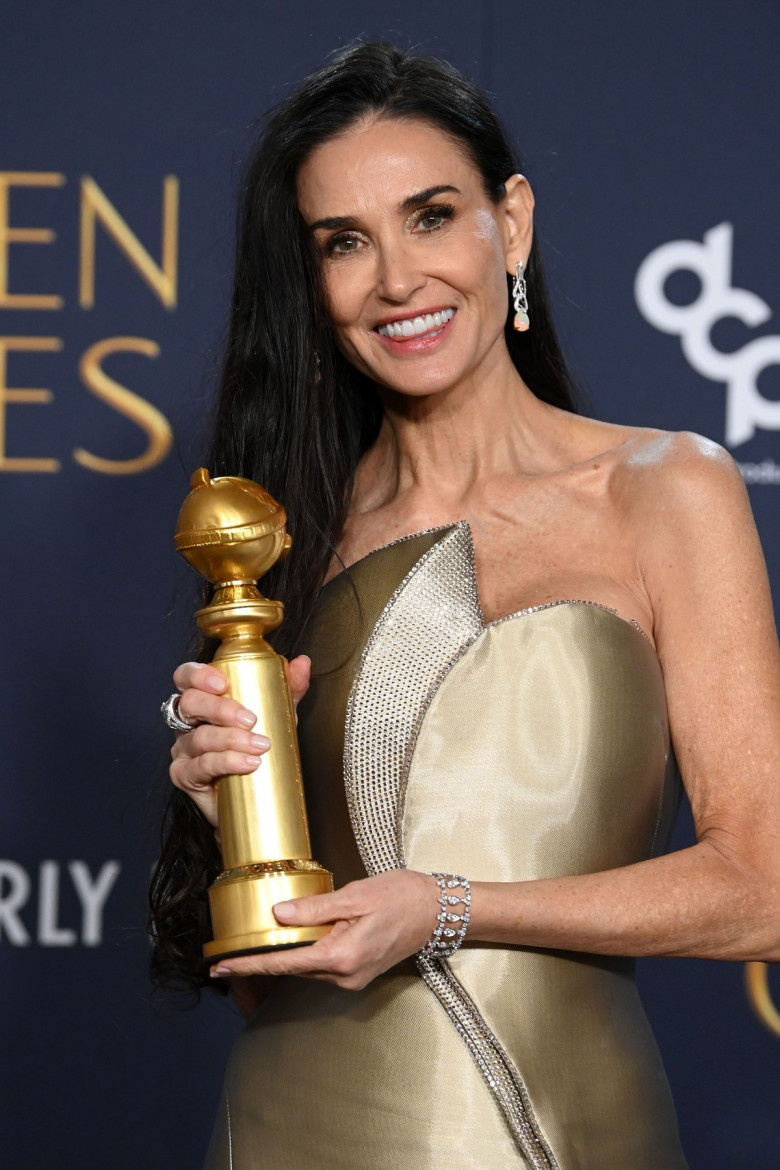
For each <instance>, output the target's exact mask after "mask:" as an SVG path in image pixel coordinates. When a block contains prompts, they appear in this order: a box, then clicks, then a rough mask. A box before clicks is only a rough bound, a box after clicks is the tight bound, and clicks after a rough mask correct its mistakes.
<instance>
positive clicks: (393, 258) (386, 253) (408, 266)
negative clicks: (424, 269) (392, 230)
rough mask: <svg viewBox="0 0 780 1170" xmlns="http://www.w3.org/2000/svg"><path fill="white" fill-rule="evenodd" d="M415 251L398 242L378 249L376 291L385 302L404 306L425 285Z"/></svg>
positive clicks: (389, 243)
mask: <svg viewBox="0 0 780 1170" xmlns="http://www.w3.org/2000/svg"><path fill="white" fill-rule="evenodd" d="M413 251H414V249H413V248H410V247H409V246H408V245H406V243H405V242H401V241H397V240H396V241H393V242H392V243H391V242H387V241H385V242H383V244H382V245H381V246H380V247H379V248H378V249H377V268H376V291H377V293H378V295H379V296H380V297H381V298H382V299H383V300H386V301H393V302H394V303H396V304H402V303H403V302H404V301H408V300H409V298H410V297H411V296H412V295H413V294H414V293H415V292H416V291H417V289H419V288H420V287H421V286H422V285H423V284H424V283H425V277H424V276H423V275H422V273H421V272H420V270H419V266H418V264H417V262H416V258H415V257H414V255H413V254H412V253H413Z"/></svg>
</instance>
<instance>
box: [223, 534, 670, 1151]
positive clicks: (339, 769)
mask: <svg viewBox="0 0 780 1170" xmlns="http://www.w3.org/2000/svg"><path fill="white" fill-rule="evenodd" d="M304 649H305V650H306V651H307V652H308V653H309V654H310V655H311V657H312V661H313V666H314V680H313V683H312V688H311V691H310V693H309V695H307V697H306V699H305V700H304V702H303V703H302V704H301V710H300V726H299V738H300V743H301V755H302V761H303V769H304V781H305V786H306V797H307V803H308V807H309V814H310V822H311V832H312V843H313V846H314V855H315V856H316V857H317V858H318V859H319V860H320V861H321V862H322V863H323V864H324V865H326V866H328V868H329V869H331V870H333V871H334V874H335V879H336V884H337V885H341V884H343V883H344V882H345V881H349V880H352V879H353V878H356V877H360V876H365V874H366V872H367V871H370V872H375V871H378V870H381V869H386V868H390V867H392V865H393V864H406V865H408V866H409V867H410V868H413V869H424V870H445V871H450V872H456V873H464V874H467V875H468V876H469V878H471V880H472V881H479V880H489V881H523V880H533V879H535V878H543V877H548V876H554V875H564V874H578V873H587V872H592V871H596V870H602V869H608V868H611V867H614V866H619V865H625V864H629V863H630V862H632V861H638V860H640V859H642V858H646V857H649V856H651V855H652V854H653V853H654V852H657V851H658V850H659V849H660V848H661V847H662V846H663V842H664V840H665V838H666V836H667V833H668V829H669V822H670V817H671V815H672V813H673V810H674V806H675V798H676V781H675V775H674V767H673V761H672V758H671V752H670V747H669V731H668V724H667V716H666V704H665V697H664V689H663V678H662V674H661V669H660V666H659V663H658V660H657V658H656V656H655V653H654V651H653V649H652V646H651V644H650V643H649V642H648V641H647V640H646V639H645V638H644V637H643V636H642V634H641V633H640V632H639V631H638V630H637V629H636V628H633V627H632V626H631V625H630V624H629V623H628V622H627V621H624V620H622V619H621V618H619V617H617V616H616V615H615V614H613V613H611V612H609V611H608V610H605V609H603V608H601V607H599V606H596V605H593V604H588V603H587V602H585V603H583V602H581V601H578V600H573V601H564V602H561V603H557V604H553V605H550V606H545V607H538V608H535V609H533V610H528V611H523V612H521V613H518V614H515V615H511V616H510V617H509V618H507V619H504V620H502V621H500V622H496V623H492V624H486V623H484V622H483V621H482V618H481V614H480V612H479V605H478V600H477V591H476V580H475V577H474V566H473V558H472V556H471V542H470V533H469V531H468V527H467V526H466V525H456V526H454V527H452V528H449V529H446V530H438V531H435V532H430V533H423V534H418V535H415V536H414V537H410V538H407V539H406V540H403V541H400V542H397V543H395V544H393V545H390V546H388V547H387V548H385V549H381V550H377V551H376V552H374V553H372V554H370V555H369V556H368V557H366V558H364V559H363V560H362V561H360V562H358V564H357V565H355V566H353V567H352V568H351V569H350V571H349V573H348V574H342V575H340V576H339V577H337V578H335V579H334V580H333V581H332V582H331V583H330V584H329V585H328V586H326V588H325V589H324V590H323V593H322V597H321V602H320V605H319V607H318V610H317V613H316V615H315V618H314V620H313V622H312V624H311V627H310V632H309V642H308V645H307V646H306V647H304ZM348 797H349V803H348ZM350 812H351V814H352V819H350ZM358 845H359V847H358ZM361 854H362V856H361ZM206 1166H207V1170H228V1168H229V1167H230V1168H235V1170H304V1167H305V1168H307V1170H308V1168H309V1167H312V1166H315V1167H317V1168H318V1170H369V1168H370V1170H442V1168H443V1167H452V1168H455V1170H505V1168H508V1167H513V1166H514V1167H518V1168H520V1170H542V1168H544V1170H660V1168H661V1167H663V1170H685V1167H686V1163H685V1159H684V1157H683V1154H682V1151H681V1148H680V1144H679V1139H678V1136H677V1127H676V1121H675V1117H674V1110H673V1106H672V1103H671V1099H670V1095H669V1089H668V1085H667V1083H666V1078H665V1075H664V1072H663V1068H662V1065H661V1061H660V1057H659V1055H658V1052H657V1049H656V1046H655V1043H654V1041H653V1038H652V1035H651V1033H650V1030H649V1026H648V1024H647V1021H646V1019H645V1016H644V1013H643V1011H642V1008H641V1005H640V1003H639V999H638V996H637V992H636V986H635V983H634V977H633V963H632V962H631V960H630V959H615V958H605V957H599V956H591V955H582V954H575V953H555V952H548V951H541V950H533V949H529V948H524V947H499V946H496V945H489V944H483V943H478V942H468V941H467V943H466V944H465V945H464V946H463V947H462V948H461V950H460V951H459V952H458V953H457V954H456V955H454V956H453V957H452V958H451V959H449V960H444V961H440V960H432V961H431V962H430V963H429V964H428V965H427V966H426V965H424V964H423V965H422V966H421V967H420V968H419V969H418V967H417V966H416V965H415V963H414V961H413V960H409V961H407V962H405V963H402V964H400V965H399V966H398V967H396V968H394V969H393V970H391V971H389V972H387V973H386V974H385V975H383V976H382V977H380V978H379V979H376V980H375V981H374V982H373V983H371V984H370V985H369V986H368V987H367V988H365V990H363V991H361V992H348V991H342V990H341V989H339V988H337V987H334V986H332V985H330V984H326V983H323V982H319V981H314V980H304V979H290V978H285V979H280V980H278V981H277V982H276V984H275V986H274V989H273V991H272V992H271V994H270V996H269V997H268V999H266V1001H265V1002H264V1003H263V1004H262V1005H261V1006H260V1008H259V1009H258V1010H257V1012H256V1013H255V1015H254V1017H253V1018H252V1020H251V1021H250V1022H249V1024H248V1026H247V1028H246V1029H245V1031H244V1033H243V1034H242V1036H241V1037H240V1038H239V1040H238V1042H237V1044H236V1046H235V1049H234V1051H233V1054H232V1056H231V1060H230V1063H229V1067H228V1071H227V1075H226V1081H225V1091H224V1094H223V1100H222V1103H221V1106H220V1113H219V1117H218V1120H217V1125H216V1127H215V1131H214V1136H213V1139H212V1144H211V1147H210V1151H209V1155H208V1158H207V1163H206Z"/></svg>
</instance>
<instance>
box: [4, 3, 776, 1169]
mask: <svg viewBox="0 0 780 1170" xmlns="http://www.w3.org/2000/svg"><path fill="white" fill-rule="evenodd" d="M391 12H392V16H391V15H390V13H391ZM365 34H369V35H377V34H382V35H388V36H390V37H391V38H392V39H395V40H396V41H397V42H398V43H399V44H402V45H404V46H409V45H412V44H414V45H418V46H420V47H421V48H423V49H425V50H426V51H432V52H434V53H436V54H438V55H441V56H444V57H446V58H448V59H450V60H451V61H453V62H454V63H455V64H457V65H458V66H459V67H461V68H462V69H463V70H465V71H466V72H467V73H469V74H470V75H472V76H473V77H475V78H476V79H477V80H478V81H480V82H481V83H482V84H483V85H485V86H486V87H487V88H488V89H489V90H490V91H491V92H492V93H493V95H494V96H495V100H496V103H497V106H498V108H499V110H500V111H501V113H502V114H503V116H504V117H505V119H506V121H507V122H508V124H509V126H510V127H511V129H512V131H513V133H514V135H515V137H516V138H517V140H518V142H519V144H520V146H521V149H522V151H523V152H524V154H525V156H526V162H527V165H526V171H527V174H528V176H529V178H530V180H531V183H532V185H533V186H534V189H535V191H536V195H537V207H538V231H539V232H540V234H541V236H542V237H543V242H544V245H545V252H546V256H547V262H548V266H549V268H550V271H551V277H552V284H553V289H554V296H555V300H556V305H557V311H558V318H559V322H560V326H561V331H562V334H563V338H564V341H565V343H566V346H567V349H568V352H569V353H570V355H571V359H572V363H573V365H574V368H575V370H576V372H577V374H578V376H579V378H580V381H581V383H582V384H583V386H584V388H585V390H586V393H587V395H588V396H589V400H590V401H589V408H590V409H591V410H592V412H593V413H595V414H597V415H599V416H602V417H605V418H607V419H611V420H613V421H618V422H627V423H629V422H630V423H636V424H646V425H655V426H664V427H668V428H672V429H692V430H696V431H699V432H701V433H703V434H705V435H708V436H709V437H711V438H713V439H715V440H717V441H719V442H725V443H726V444H727V445H728V446H729V448H730V449H731V451H732V453H733V454H734V456H735V457H736V458H737V460H738V461H739V463H740V465H741V467H742V471H743V474H744V476H745V478H746V480H747V481H748V483H749V484H750V492H751V498H752V501H753V505H754V509H755V513H756V517H757V520H758V524H759V528H760V531H761V534H762V538H763V540H764V544H765V548H766V552H767V557H768V560H769V564H770V571H771V573H772V577H773V582H774V585H775V589H777V588H778V587H780V554H779V553H778V545H777V532H778V519H777V517H778V509H777V505H778V502H780V436H779V435H778V430H780V380H778V374H777V369H776V366H777V365H778V363H780V337H779V336H778V333H777V332H776V330H777V325H776V323H775V318H774V316H773V314H774V310H775V307H780V287H779V282H778V271H779V270H780V266H779V265H778V256H777V240H776V233H775V218H776V203H777V197H776V190H777V186H778V181H779V180H780V166H779V165H778V161H777V151H776V148H775V147H776V126H777V122H778V112H779V111H778V108H777V106H778V88H777V82H776V77H777V62H778V59H780V10H779V9H778V8H777V6H776V4H774V3H772V2H770V0H744V2H743V3H742V4H740V5H739V6H738V7H737V6H735V5H733V4H731V3H726V2H725V0H710V2H708V3H704V2H703V0H689V2H688V3H687V4H684V5H682V4H680V3H679V2H678V0H653V3H650V2H649V0H637V2H636V3H633V4H630V5H629V4H625V3H622V2H618V0H603V2H601V3H598V4H595V3H582V2H581V0H559V2H558V3H556V4H555V5H551V4H529V3H524V2H517V0H515V2H514V3H513V4H512V5H500V6H499V5H495V4H494V3H493V2H492V0H486V2H484V3H483V4H482V5H481V6H476V5H474V4H473V3H470V2H466V0H449V3H448V4H447V5H444V6H442V5H435V6H421V5H419V4H417V3H410V2H409V0H396V3H394V4H393V5H387V4H386V3H383V4H380V3H378V2H376V0H362V2H360V3H357V2H355V0H332V2H331V3H329V4H327V5H325V4H321V3H316V2H315V0H308V2H303V0H291V2H289V3H287V4H286V5H284V6H283V7H281V8H280V7H277V6H276V5H271V4H263V3H259V4H258V3H253V4H249V3H239V2H227V3H225V4H222V5H214V4H212V3H205V2H204V0H190V2H189V3H187V4H183V3H182V4H179V3H173V2H171V0H162V2H159V3H155V4H152V3H149V2H147V0H136V3H134V4H133V5H125V6H121V7H120V6H117V5H109V4H107V3H97V2H96V0H82V2H81V3H80V4H78V5H67V6H66V5H62V4H55V3H53V2H52V0H40V2H39V3H37V4H35V5H27V6H15V9H14V10H13V11H11V10H9V11H6V12H5V13H4V18H3V36H2V40H1V41H0V108H1V109H2V111H3V115H2V118H3V135H2V145H1V150H2V154H1V155H0V318H1V319H0V440H1V441H0V490H1V491H2V492H3V507H2V512H1V513H0V516H1V517H2V546H3V548H4V551H5V565H6V569H5V580H6V585H5V597H6V602H5V604H4V607H3V616H4V623H3V625H4V635H3V642H4V647H5V651H6V653H5V656H4V668H3V673H4V678H5V689H4V693H5V702H4V706H3V715H4V718H3V720H2V728H3V737H4V746H3V756H2V758H3V763H4V767H3V773H2V781H1V783H2V807H3V810H4V815H3V818H2V825H1V827H0V834H1V836H0V858H2V859H3V860H2V861H0V979H1V980H2V984H1V985H0V986H1V987H2V1002H3V1004H4V1012H3V1021H4V1023H3V1029H4V1030H3V1035H2V1044H0V1061H1V1062H2V1070H3V1071H2V1076H3V1083H2V1100H3V1103H4V1107H3V1110H2V1126H3V1132H2V1134H1V1135H0V1137H1V1138H2V1145H1V1146H0V1148H2V1150H3V1155H2V1157H3V1165H4V1166H8V1167H9V1168H13V1170H17V1168H19V1170H27V1168H38V1167H46V1168H47V1170H49V1168H52V1170H54V1168H57V1170H59V1168H60V1167H63V1168H70V1167H73V1168H78V1170H92V1168H95V1170H97V1168H100V1170H103V1168H104V1167H106V1166H112V1167H116V1168H125V1167H127V1168H128V1170H129V1168H135V1167H138V1166H144V1167H145V1168H147V1170H163V1168H165V1170H188V1168H190V1167H195V1166H197V1165H199V1164H200V1159H201V1157H202V1154H203V1150H204V1146H205V1142H206V1140H207V1134H208V1131H209V1128H210V1124H211V1117H212V1113H213V1109H214V1106H215V1101H216V1097H217V1092H218V1087H219V1083H220V1080H221V1076H222V1070H223V1067H224V1061H225V1057H226V1053H227V1050H228V1047H229V1045H230V1042H231V1040H232V1038H233V1036H234V1035H235V1033H236V1031H237V1029H238V1026H239V1021H238V1018H237V1016H236V1015H235V1013H234V1011H233V1010H232V1008H230V1007H229V1006H228V1005H226V1004H224V1003H216V1002H207V1003H205V1004H204V1005H203V1006H202V1007H201V1008H200V1009H199V1010H198V1011H197V1012H190V1013H184V1014H177V1013H174V1012H164V1013H162V1014H159V1013H155V1012H153V1011H152V1009H151V1008H150V1004H149V999H148V990H147V983H146V962H147V955H148V951H147V944H146V942H145V939H144V934H143V919H144V898H145V884H146V878H147V874H148V870H149V867H150V864H151V862H152V858H153V856H154V852H155V832H156V824H157V820H158V813H159V807H160V803H161V798H160V790H159V788H157V789H156V785H157V784H158V780H157V777H158V774H159V765H160V761H161V758H162V757H163V755H164V753H165V751H166V749H167V736H166V735H164V733H163V729H162V728H161V726H160V719H159V714H158V706H159V702H160V699H161V698H162V697H164V696H165V695H167V694H168V693H169V691H170V689H171V687H170V671H171V668H172V666H173V664H174V663H175V662H177V661H178V660H179V659H180V658H181V657H182V651H183V648H184V647H185V646H186V641H187V637H188V630H189V627H190V616H189V615H190V614H191V612H192V608H193V606H194V596H195V586H194V582H191V581H190V579H189V577H188V576H187V573H188V571H187V569H186V567H185V566H184V565H183V564H179V563H177V559H176V557H175V554H174V553H173V551H172V542H171V534H172V529H173V524H174V520H175V516H176V513H177V510H178V507H179V504H180V501H181V499H182V498H183V495H184V494H185V492H186V490H187V480H188V475H189V472H190V471H191V470H192V469H193V468H194V467H196V466H197V465H198V462H199V459H200V456H201V441H202V434H203V428H204V420H205V418H206V415H207V409H208V374H209V370H210V368H211V367H212V365H213V363H214V360H215V359H214V354H215V352H216V350H217V348H218V344H219V339H220V335H221V330H222V324H223V320H224V317H225V309H226V302H227V296H228V289H229V281H230V255H231V233H232V220H233V203H234V184H235V172H236V163H237V161H238V160H239V159H240V158H241V155H242V150H243V144H244V143H245V142H246V141H247V134H248V127H249V124H250V123H251V121H252V120H253V119H254V118H255V117H256V116H257V115H258V114H259V113H260V112H262V111H263V110H264V109H266V108H267V107H268V106H269V105H270V104H272V103H273V102H274V101H276V100H278V99H279V98H280V97H282V96H283V95H284V94H285V93H286V92H287V91H288V89H289V87H290V86H291V84H293V83H294V82H295V81H296V80H297V79H299V78H300V77H301V76H303V75H304V74H305V73H306V72H308V71H309V70H310V69H311V68H313V67H315V66H316V65H317V64H318V63H319V62H321V60H322V59H323V57H324V56H325V54H326V53H327V52H329V51H330V50H332V49H333V48H335V47H337V46H339V45H340V44H343V43H344V42H346V41H348V40H350V39H352V38H354V37H356V36H358V35H365ZM685 241H687V242H688V243H687V244H686V243H685ZM735 289H741V290H743V294H744V295H741V296H737V295H735V294H734V291H733V290H735ZM689 838H690V824H689V819H688V818H687V815H686V814H685V813H683V816H682V818H681V823H680V826H679V828H678V833H677V837H676V841H675V844H676V845H680V844H682V843H684V842H686V841H687V840H689ZM753 976H754V978H755V979H757V980H758V981H759V982H760V981H761V979H762V978H765V979H766V987H767V992H768V993H767V995H766V997H765V1001H764V1007H763V1010H762V1011H760V1012H757V1011H756V1010H754V1008H753V1007H752V1006H751V1002H750V1000H749V997H748V995H747V993H746V988H745V970H744V968H743V967H742V965H740V964H732V965H729V964H716V963H704V962H682V961H669V960H666V961H661V960H658V961H653V962H644V963H642V964H641V979H642V984H643V988H644V993H645V999H646V1003H647V1008H648V1012H649V1014H650V1016H651V1019H652V1021H653V1023H654V1026H655V1028H656V1030H657V1034H658V1037H659V1041H660V1044H661V1047H662V1050H663V1052H664V1056H665V1060H666V1064H667V1068H668V1072H669V1076H670V1079H671V1082H672V1086H673V1089H674V1092H675V1095H676V1099H677V1103H678V1108H679V1114H680V1122H681V1128H682V1133H683V1139H684V1143H685V1146H686V1150H687V1152H688V1156H689V1158H690V1161H691V1166H692V1168H693V1170H740V1168H742V1167H748V1166H749V1167H751V1170H777V1167H778V1166H780V1122H779V1121H778V1116H777V1104H776V1102H777V1087H776V1086H777V1076H778V1072H780V1017H777V1016H773V1015H772V1007H773V1005H772V995H773V993H774V994H776V996H777V1001H778V1002H780V979H777V980H775V981H774V988H773V976H772V974H771V972H767V971H766V970H764V969H762V968H754V970H753ZM773 1021H774V1026H775V1028H776V1031H775V1032H773V1031H772V1024H773ZM594 1170H597V1168H594ZM626 1170H630V1168H626ZM659 1170H660V1168H659Z"/></svg>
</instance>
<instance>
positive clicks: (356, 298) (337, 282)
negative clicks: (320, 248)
mask: <svg viewBox="0 0 780 1170" xmlns="http://www.w3.org/2000/svg"><path fill="white" fill-rule="evenodd" d="M366 278H367V273H366V272H365V266H364V265H363V264H361V263H360V260H358V259H357V258H355V259H352V258H351V257H350V259H349V260H344V261H342V262H341V263H339V262H336V263H335V264H332V265H329V266H328V267H326V269H325V272H324V286H325V307H326V309H327V311H328V315H329V317H330V319H331V322H332V324H333V325H334V326H335V327H336V328H346V327H348V326H349V325H351V324H353V323H354V322H355V321H356V320H357V318H358V316H359V314H360V310H361V308H362V305H363V303H364V301H365V298H366V293H367V289H366Z"/></svg>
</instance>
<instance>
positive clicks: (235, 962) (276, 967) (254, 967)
mask: <svg viewBox="0 0 780 1170" xmlns="http://www.w3.org/2000/svg"><path fill="white" fill-rule="evenodd" d="M345 928H346V923H337V925H336V926H334V928H333V930H332V931H331V932H329V933H328V934H326V935H324V936H323V937H322V938H321V939H318V940H317V942H315V943H312V945H311V946H306V947H295V948H292V949H290V950H279V951H266V952H265V953H263V954H260V955H241V956H230V957H229V958H227V959H222V960H220V961H219V962H218V963H217V964H216V965H215V966H214V967H212V968H211V971H210V974H211V977H212V979H215V978H226V977H227V976H228V975H240V976H245V975H325V974H333V973H334V972H333V970H332V968H333V944H334V942H338V939H339V935H340V933H341V932H342V931H343V930H344V929H345Z"/></svg>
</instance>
